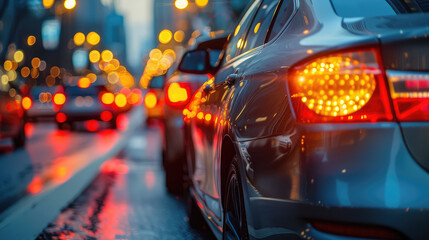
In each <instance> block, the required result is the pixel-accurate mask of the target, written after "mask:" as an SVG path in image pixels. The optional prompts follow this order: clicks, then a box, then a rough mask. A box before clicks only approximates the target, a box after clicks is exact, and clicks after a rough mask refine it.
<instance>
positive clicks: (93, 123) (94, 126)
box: [85, 120, 99, 132]
mask: <svg viewBox="0 0 429 240" xmlns="http://www.w3.org/2000/svg"><path fill="white" fill-rule="evenodd" d="M85 128H86V130H88V131H90V132H95V131H97V130H98V128H99V123H98V121H97V120H88V121H86V122H85Z"/></svg>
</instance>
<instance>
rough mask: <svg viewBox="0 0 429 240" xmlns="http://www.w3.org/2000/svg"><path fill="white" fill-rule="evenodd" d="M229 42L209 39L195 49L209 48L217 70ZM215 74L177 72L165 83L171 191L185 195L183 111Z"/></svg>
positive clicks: (164, 160) (165, 150) (166, 159)
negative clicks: (224, 48)
mask: <svg viewBox="0 0 429 240" xmlns="http://www.w3.org/2000/svg"><path fill="white" fill-rule="evenodd" d="M226 40H227V37H225V36H223V37H218V38H215V39H210V40H206V41H203V42H200V43H199V44H197V45H196V47H195V49H207V50H208V51H209V61H210V65H211V66H212V67H213V68H215V67H216V66H217V64H218V60H219V56H220V54H221V51H222V49H223V47H224V45H225V42H226ZM191 60H192V59H191ZM198 60H199V59H198ZM214 73H215V71H213V72H212V73H208V74H190V73H183V72H180V71H176V72H175V73H174V74H172V75H171V76H170V77H169V78H168V79H167V80H166V87H165V91H163V93H162V95H163V96H162V98H163V99H165V104H164V109H163V112H164V117H163V119H162V123H163V129H164V137H163V149H162V163H163V167H164V170H165V176H166V181H165V183H166V187H167V189H168V190H169V191H170V192H174V193H180V192H182V191H183V186H184V181H185V179H186V174H185V172H186V155H185V145H184V134H183V124H184V122H183V111H184V109H185V106H186V105H187V104H188V103H189V100H190V99H191V97H192V95H193V94H194V93H195V92H196V91H197V90H198V89H199V88H200V87H201V85H202V84H203V83H204V82H206V81H207V80H209V79H210V78H211V77H212V74H214Z"/></svg>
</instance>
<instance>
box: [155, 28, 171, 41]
mask: <svg viewBox="0 0 429 240" xmlns="http://www.w3.org/2000/svg"><path fill="white" fill-rule="evenodd" d="M172 37H173V33H171V31H170V30H168V29H164V30H162V31H161V32H160V33H159V37H158V38H159V42H160V43H163V44H167V43H169V42H170V41H171V38H172Z"/></svg>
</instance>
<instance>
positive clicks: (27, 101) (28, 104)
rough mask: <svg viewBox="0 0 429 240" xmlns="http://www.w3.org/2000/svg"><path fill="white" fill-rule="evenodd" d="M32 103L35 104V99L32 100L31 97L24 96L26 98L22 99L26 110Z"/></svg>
mask: <svg viewBox="0 0 429 240" xmlns="http://www.w3.org/2000/svg"><path fill="white" fill-rule="evenodd" d="M32 105H33V101H31V99H30V98H29V97H24V98H23V99H22V107H23V108H24V109H25V110H28V109H30V108H31V106H32Z"/></svg>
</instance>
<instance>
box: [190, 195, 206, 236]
mask: <svg viewBox="0 0 429 240" xmlns="http://www.w3.org/2000/svg"><path fill="white" fill-rule="evenodd" d="M186 213H187V215H188V219H189V226H191V227H192V228H195V229H200V228H202V227H203V226H204V223H205V222H204V218H203V215H202V214H201V211H200V208H199V207H198V205H197V204H196V203H195V199H194V198H193V197H192V196H191V193H190V192H187V194H186Z"/></svg>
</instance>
